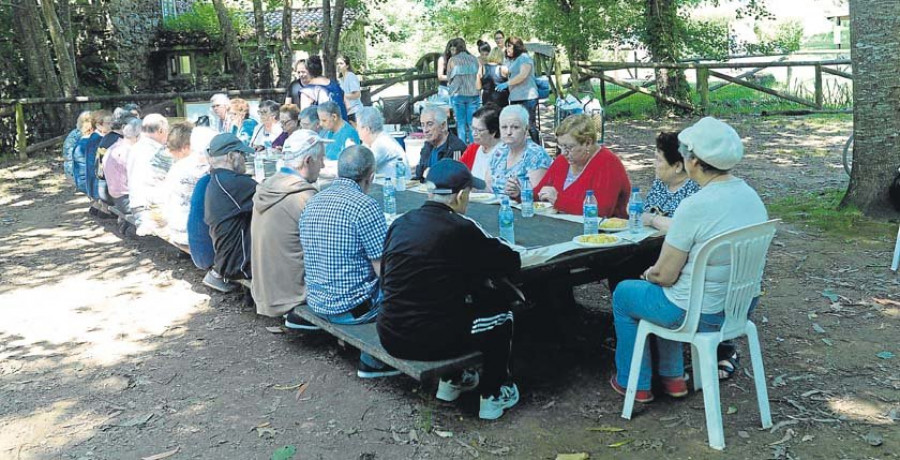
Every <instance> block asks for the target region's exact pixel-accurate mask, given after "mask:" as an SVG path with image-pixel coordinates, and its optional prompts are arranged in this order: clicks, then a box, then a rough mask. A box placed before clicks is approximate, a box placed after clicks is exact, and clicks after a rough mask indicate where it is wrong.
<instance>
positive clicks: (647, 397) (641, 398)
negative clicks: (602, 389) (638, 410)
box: [609, 374, 653, 404]
mask: <svg viewBox="0 0 900 460" xmlns="http://www.w3.org/2000/svg"><path fill="white" fill-rule="evenodd" d="M609 386H611V387H612V389H613V391H615V392H616V393H619V394H620V395H622V396H625V391H626V390H625V388H622V386H621V385H619V382H617V381H616V374H613V376H612V377H610V379H609ZM634 400H635V401H637V402H639V403H642V404H646V403H650V402H653V393H652V392H651V391H650V390H638V391H637V394H636V395H635V397H634Z"/></svg>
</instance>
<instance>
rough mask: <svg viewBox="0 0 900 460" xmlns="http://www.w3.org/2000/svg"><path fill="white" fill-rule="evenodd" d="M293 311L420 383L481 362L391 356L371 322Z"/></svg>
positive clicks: (476, 355) (469, 357)
mask: <svg viewBox="0 0 900 460" xmlns="http://www.w3.org/2000/svg"><path fill="white" fill-rule="evenodd" d="M235 282H236V283H238V284H240V285H241V286H244V287H246V288H247V289H250V281H248V280H235ZM294 311H296V312H297V313H298V314H299V315H300V317H301V318H303V319H305V320H307V321H309V322H310V323H312V324H315V325H316V326H318V327H320V328H322V330H323V331H325V332H327V333H329V334H331V335H333V336H334V337H335V338H337V339H338V340H341V341H343V342H344V343H346V344H349V345H350V346H352V347H353V348H356V349H357V350H360V351H364V352H366V353H368V354H370V355H372V356H374V357H376V358H378V359H379V360H381V362H383V363H385V364H387V365H389V366H391V367H393V368H395V369H397V370H399V371H400V372H403V373H404V374H406V375H408V376H410V377H412V378H414V379H416V380H418V381H420V382H432V381H434V380H436V379H438V378H440V377H443V376H447V375H448V374H451V373H453V372H455V371H459V370H463V369H468V368H472V367H478V366H480V365H481V358H482V356H481V352H477V351H476V352H472V353H468V354H465V355H462V356H458V357H456V358H451V359H445V360H442V361H413V360H407V359H399V358H395V357H393V356H391V355H390V354H389V353H388V352H387V350H385V349H384V347H382V346H381V339H380V338H379V337H378V331H377V330H376V327H375V323H367V324H358V325H353V326H348V325H344V324H334V323H332V322H330V321H328V320H327V319H325V318H322V317H321V316H319V315H317V314H315V313H313V311H312V310H310V309H309V307H307V306H306V305H303V306H301V307H300V308H297V309H295V310H294Z"/></svg>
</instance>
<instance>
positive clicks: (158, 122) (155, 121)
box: [141, 113, 169, 134]
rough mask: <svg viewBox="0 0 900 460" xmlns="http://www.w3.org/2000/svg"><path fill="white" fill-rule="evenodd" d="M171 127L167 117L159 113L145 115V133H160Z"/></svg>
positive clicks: (142, 126) (143, 124)
mask: <svg viewBox="0 0 900 460" xmlns="http://www.w3.org/2000/svg"><path fill="white" fill-rule="evenodd" d="M168 128H169V121H168V120H166V117H164V116H162V115H160V114H158V113H151V114H150V115H147V116H146V117H144V121H143V123H141V131H143V132H145V133H149V134H152V133H158V132H160V131H162V130H164V129H168Z"/></svg>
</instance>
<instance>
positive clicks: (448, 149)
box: [415, 106, 466, 180]
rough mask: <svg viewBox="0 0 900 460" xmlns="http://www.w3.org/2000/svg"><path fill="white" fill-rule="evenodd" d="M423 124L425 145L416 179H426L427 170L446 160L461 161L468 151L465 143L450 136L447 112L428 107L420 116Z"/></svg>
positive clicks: (438, 108) (420, 155)
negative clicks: (464, 153) (464, 152)
mask: <svg viewBox="0 0 900 460" xmlns="http://www.w3.org/2000/svg"><path fill="white" fill-rule="evenodd" d="M419 121H421V122H422V132H423V134H425V145H423V146H422V151H421V153H420V154H419V157H420V158H419V164H418V165H416V176H415V178H416V179H419V180H423V179H424V178H425V170H426V169H428V168H430V167H431V166H433V165H434V164H435V163H437V162H438V161H441V160H443V159H444V158H450V159H451V160H459V159H460V158H461V157H462V153H463V151H465V150H466V144H465V142H463V141H461V140H459V138H458V137H456V136H454V135H453V134H450V129H449V128H448V126H447V112H446V111H445V110H444V109H442V108H440V107H435V106H427V107H425V109H423V110H422V115H420V116H419Z"/></svg>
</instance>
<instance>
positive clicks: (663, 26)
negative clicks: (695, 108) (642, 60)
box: [646, 0, 690, 112]
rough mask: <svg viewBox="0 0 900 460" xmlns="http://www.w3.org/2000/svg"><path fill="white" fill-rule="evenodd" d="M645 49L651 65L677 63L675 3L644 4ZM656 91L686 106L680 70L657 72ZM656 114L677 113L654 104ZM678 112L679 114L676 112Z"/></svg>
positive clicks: (662, 0) (670, 0) (668, 0)
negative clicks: (653, 63)
mask: <svg viewBox="0 0 900 460" xmlns="http://www.w3.org/2000/svg"><path fill="white" fill-rule="evenodd" d="M646 2H647V3H646V21H647V22H646V30H647V49H648V51H650V57H651V59H653V62H677V61H678V57H679V46H680V42H681V41H680V39H679V37H678V36H677V35H678V33H677V31H676V30H675V27H676V25H675V24H676V23H677V21H678V5H677V2H676V0H646ZM655 75H656V89H657V91H659V92H660V93H662V94H663V95H665V96H669V97H672V98H675V99H678V100H680V101H685V102H688V103H689V102H690V87H689V86H688V83H687V78H685V76H684V71H683V70H681V69H657V70H656V72H655ZM656 107H657V109H659V111H660V112H669V111H672V110H678V109H677V108H673V106H671V105H669V104H667V103H665V102H664V101H661V100H659V99H657V100H656ZM679 111H680V110H679Z"/></svg>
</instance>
